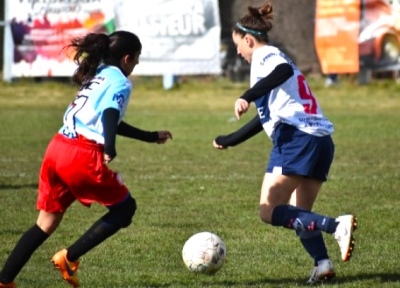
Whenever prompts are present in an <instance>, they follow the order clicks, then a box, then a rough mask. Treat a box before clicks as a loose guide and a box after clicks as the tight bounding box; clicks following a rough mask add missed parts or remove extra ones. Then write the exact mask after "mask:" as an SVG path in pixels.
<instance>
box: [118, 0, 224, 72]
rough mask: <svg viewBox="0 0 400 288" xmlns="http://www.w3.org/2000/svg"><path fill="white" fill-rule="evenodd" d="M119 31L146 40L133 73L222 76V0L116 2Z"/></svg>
mask: <svg viewBox="0 0 400 288" xmlns="http://www.w3.org/2000/svg"><path fill="white" fill-rule="evenodd" d="M115 11H116V12H115V13H116V25H117V29H121V30H128V31H132V32H134V33H136V34H137V35H138V36H139V38H140V39H141V41H142V44H143V49H142V54H141V57H140V64H139V65H138V66H137V67H135V70H134V72H133V74H141V75H160V74H165V73H168V74H175V75H188V74H219V73H220V72H221V65H220V54H219V51H220V37H221V36H220V34H221V27H220V20H219V10H218V0H146V1H143V2H141V3H140V5H138V3H137V1H127V0H117V1H116V10H115Z"/></svg>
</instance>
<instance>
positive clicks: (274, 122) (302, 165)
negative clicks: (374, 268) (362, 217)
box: [213, 1, 357, 284]
mask: <svg viewBox="0 0 400 288" xmlns="http://www.w3.org/2000/svg"><path fill="white" fill-rule="evenodd" d="M272 11H273V7H272V5H271V3H270V2H269V1H266V2H265V3H264V4H263V5H261V6H260V7H251V6H250V7H248V9H247V14H245V15H244V16H243V17H242V18H240V20H239V21H238V22H237V23H236V25H235V26H234V27H233V32H232V39H233V42H234V43H235V45H236V48H237V53H238V54H239V55H240V56H241V57H243V58H244V59H245V60H246V61H247V62H248V63H250V64H251V68H250V86H251V88H250V89H249V90H247V91H246V92H245V93H244V94H243V95H242V96H241V97H240V98H239V99H237V100H236V102H235V106H234V111H235V115H236V117H237V118H238V119H240V117H241V116H242V114H243V113H246V112H247V110H248V109H249V106H250V104H251V103H254V105H255V107H256V110H257V115H256V116H255V117H254V118H253V119H252V120H250V121H249V122H248V123H247V124H245V125H244V126H243V127H242V128H240V129H239V130H237V131H235V132H233V133H231V134H228V135H221V136H218V137H217V138H216V139H215V140H214V142H213V145H214V147H215V148H217V149H226V148H228V147H230V146H235V145H238V144H240V143H242V142H244V141H246V140H247V139H249V138H250V137H252V136H254V135H256V134H257V133H259V132H261V131H262V130H264V132H265V133H266V134H267V135H268V136H269V138H270V139H271V140H272V142H273V148H272V151H271V153H270V157H269V163H268V166H267V168H266V172H265V176H264V181H263V184H262V187H261V195H260V206H259V207H260V218H261V219H262V220H263V221H264V222H265V223H267V224H271V225H273V226H281V227H285V228H289V229H293V230H295V231H296V234H297V235H298V236H299V238H300V241H301V243H302V244H303V247H304V248H305V250H306V251H307V252H308V253H309V254H310V256H311V257H312V258H313V264H314V266H313V269H312V273H311V277H310V278H309V280H308V281H307V282H308V283H310V284H314V283H318V282H320V281H323V280H327V279H331V278H333V277H335V275H336V272H335V270H334V268H333V264H332V262H331V260H330V258H329V256H328V252H327V249H326V246H325V243H324V239H323V236H322V233H321V231H323V232H326V233H329V234H333V235H334V237H335V238H336V240H337V241H338V244H339V246H340V251H341V256H342V260H343V261H348V260H349V259H350V257H351V255H352V252H353V248H354V238H353V231H354V229H355V228H356V225H357V222H356V220H357V219H356V218H355V217H354V216H353V215H351V214H347V215H342V216H339V217H337V218H331V217H328V216H324V215H319V214H316V213H313V212H311V209H312V206H313V203H314V201H315V199H316V197H317V194H318V192H319V190H320V188H321V186H322V184H323V183H324V182H325V181H327V176H328V173H329V169H330V166H331V163H332V160H333V156H334V143H333V141H332V138H331V134H332V133H333V131H334V127H333V125H332V123H331V122H330V121H329V119H328V118H327V117H325V116H324V114H323V112H322V110H321V107H320V105H319V103H318V101H317V99H316V98H315V96H314V94H313V93H312V92H311V89H310V87H309V86H308V84H307V81H306V79H305V78H304V76H303V75H302V73H301V72H300V71H299V70H298V69H297V67H296V66H295V65H294V64H293V62H292V61H291V60H290V59H289V58H288V57H287V56H286V55H285V54H284V53H282V51H280V50H279V49H278V48H276V47H274V46H271V45H269V44H268V43H269V39H268V31H269V30H270V29H271V28H272V22H271V20H272ZM288 203H289V204H288Z"/></svg>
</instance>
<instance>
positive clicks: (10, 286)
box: [0, 282, 17, 288]
mask: <svg viewBox="0 0 400 288" xmlns="http://www.w3.org/2000/svg"><path fill="white" fill-rule="evenodd" d="M0 288H17V285H15V283H14V282H11V283H7V284H3V283H1V282H0Z"/></svg>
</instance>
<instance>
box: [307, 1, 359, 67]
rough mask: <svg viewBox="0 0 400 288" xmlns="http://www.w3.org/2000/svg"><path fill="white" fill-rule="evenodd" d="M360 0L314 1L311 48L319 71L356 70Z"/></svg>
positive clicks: (357, 63) (357, 65)
mask: <svg viewBox="0 0 400 288" xmlns="http://www.w3.org/2000/svg"><path fill="white" fill-rule="evenodd" d="M360 1H361V0H317V6H316V21H315V49H316V53H317V57H318V60H319V63H320V66H321V70H322V73H324V74H333V73H357V72H358V71H359V67H360V62H359V44H358V37H359V34H360Z"/></svg>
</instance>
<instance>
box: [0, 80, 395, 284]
mask: <svg viewBox="0 0 400 288" xmlns="http://www.w3.org/2000/svg"><path fill="white" fill-rule="evenodd" d="M134 81H135V85H136V86H135V90H134V92H133V96H132V100H131V104H130V107H129V108H128V113H127V116H126V118H125V120H126V121H127V122H128V123H131V124H132V125H135V126H137V127H140V128H142V129H146V130H159V129H169V130H170V131H171V132H172V133H173V136H174V139H173V140H172V141H171V142H169V143H167V144H165V145H156V144H147V143H143V142H138V141H133V140H129V139H125V138H118V140H117V152H118V156H117V158H116V159H115V160H114V161H113V162H112V163H111V164H110V166H111V167H112V168H113V169H115V170H117V171H119V172H121V174H122V176H123V178H124V180H125V182H126V184H127V185H128V187H129V188H130V189H131V191H132V194H133V195H134V197H135V198H136V200H137V202H138V210H137V213H136V215H135V217H134V223H133V225H132V226H130V227H129V228H127V229H124V230H122V231H121V232H120V233H119V234H117V235H115V236H113V237H112V238H110V239H108V241H106V242H105V243H103V244H101V246H99V247H97V248H95V249H94V250H92V251H91V252H90V253H88V254H87V255H85V256H83V257H82V259H81V268H80V270H79V276H80V280H81V282H82V287H89V288H106V287H107V288H110V287H118V288H128V287H129V288H130V287H160V288H161V287H168V288H173V287H180V288H183V287H195V288H196V287H213V288H216V287H307V286H308V285H306V284H305V281H306V280H307V278H308V276H309V272H310V269H311V268H312V261H311V259H310V258H309V256H308V255H307V254H306V252H305V251H303V248H302V247H301V245H300V242H299V240H298V239H297V237H296V236H295V233H294V231H290V230H287V229H283V228H275V227H271V226H267V225H264V224H262V223H261V220H259V218H258V201H259V189H260V185H261V181H262V177H263V173H264V168H265V165H266V163H267V160H268V155H269V150H270V148H271V143H270V141H269V139H268V137H267V136H266V135H265V134H264V133H260V134H259V135H257V136H255V137H254V138H252V139H250V140H248V141H247V142H245V143H243V144H242V145H240V146H237V147H234V148H229V149H228V150H226V151H218V150H215V149H214V148H213V147H212V140H213V139H214V138H215V137H216V136H217V135H220V134H225V133H230V132H231V131H233V130H235V129H237V128H238V127H240V126H241V125H242V124H243V123H245V121H246V120H248V119H250V117H252V116H253V115H254V111H251V112H249V113H248V115H247V114H246V115H245V117H244V119H242V120H241V121H235V120H234V119H233V103H234V100H235V99H236V98H237V97H238V96H240V95H241V93H242V92H243V91H244V90H245V89H246V88H247V86H248V84H247V83H231V82H229V81H228V80H224V79H206V78H195V79H191V78H189V79H186V80H185V81H183V83H182V84H181V85H180V87H179V89H174V90H171V91H164V90H163V89H162V84H161V80H160V79H149V78H135V79H134ZM309 82H310V86H311V87H312V89H313V92H314V94H315V95H316V96H317V97H318V99H319V102H320V104H321V105H322V107H323V110H324V112H325V114H326V115H327V116H328V117H329V118H330V119H331V120H332V121H333V122H334V124H335V133H334V135H333V137H334V141H335V143H336V155H335V160H334V164H333V166H332V169H331V174H330V179H329V181H328V182H327V183H326V185H325V186H324V187H323V189H322V191H321V193H320V195H319V198H318V200H317V202H316V204H315V211H316V212H318V213H322V214H327V215H330V216H332V217H336V216H338V215H340V214H343V213H346V212H352V213H355V214H356V215H357V217H358V221H359V226H358V230H357V231H356V233H355V236H356V251H355V254H354V257H353V258H352V260H351V261H350V262H348V263H342V262H341V261H340V253H339V248H338V246H337V244H336V241H335V240H334V239H333V237H332V236H330V235H326V237H325V239H326V243H327V246H328V249H329V251H330V256H331V258H332V260H333V261H334V263H335V267H336V270H337V274H338V275H337V280H335V281H334V282H333V283H331V284H329V287H343V288H347V287H400V272H399V257H400V244H399V241H400V232H399V227H400V224H399V223H400V221H399V219H400V192H399V182H400V172H399V171H400V152H399V149H400V129H399V125H400V93H399V91H400V89H399V85H400V84H396V83H395V82H393V81H379V82H373V83H371V84H369V85H368V86H358V85H357V84H354V83H353V82H352V81H351V79H344V80H343V81H342V82H341V84H340V86H339V87H333V88H325V87H324V86H323V79H321V78H318V77H317V78H312V77H310V78H309ZM74 94H75V88H74V87H72V86H70V85H69V84H66V83H58V82H43V83H34V82H33V81H30V80H21V81H18V82H15V83H12V84H7V83H0V139H1V142H0V221H1V222H0V224H1V225H0V267H1V266H2V264H3V263H4V261H5V259H6V257H7V255H8V254H9V253H10V251H11V250H12V248H13V247H14V245H15V243H16V241H17V240H18V239H19V237H20V235H21V234H22V233H23V232H24V231H25V230H26V229H27V228H29V227H30V226H32V225H33V224H34V221H35V220H36V216H37V211H36V210H35V201H36V189H37V183H38V170H39V167H40V164H41V159H42V156H43V153H44V151H45V149H46V145H47V143H48V141H49V140H50V138H51V137H52V136H53V135H54V133H56V131H57V130H58V129H59V127H60V125H61V121H62V115H63V113H64V110H65V108H66V106H67V104H68V103H69V102H70V101H71V100H72V99H73V96H74ZM104 212H105V210H104V208H102V207H100V206H99V205H93V206H92V208H91V209H87V208H84V207H83V206H81V205H79V204H78V203H75V204H73V205H72V207H71V208H70V210H69V211H68V212H67V213H66V215H65V218H64V221H63V223H62V224H61V225H60V227H59V229H58V230H57V231H56V232H55V233H54V234H53V236H52V237H51V238H49V239H48V240H47V242H46V243H45V244H44V245H43V246H41V247H40V248H39V249H38V250H37V251H36V253H35V254H34V255H33V256H32V258H31V259H30V261H29V262H28V264H27V265H26V266H25V267H24V268H23V270H22V271H21V273H20V274H19V276H18V277H17V279H16V282H17V284H18V287H19V288H55V287H56V288H62V287H68V285H67V284H65V283H63V281H62V280H61V278H60V276H59V274H58V272H57V271H55V270H54V268H53V267H52V265H51V263H50V258H51V256H52V255H53V254H54V253H55V252H56V251H58V250H60V249H61V248H64V247H66V246H68V245H70V244H71V243H72V242H73V241H74V240H75V239H76V238H77V237H78V236H80V235H81V234H82V233H83V232H84V231H85V230H86V229H87V228H88V227H89V226H90V225H91V224H92V223H93V222H94V221H95V220H97V219H98V218H99V217H100V216H101V215H102V214H103V213H104ZM205 230H209V231H212V232H214V233H216V234H218V235H219V236H220V237H221V238H222V239H223V240H224V241H225V243H226V246H227V262H226V263H225V265H224V267H222V269H221V270H220V271H219V272H218V273H217V274H216V275H215V276H212V277H210V276H204V275H197V276H196V275H193V274H191V273H190V272H189V271H188V270H187V269H186V268H185V267H184V264H183V261H182V258H181V249H182V247H183V244H184V243H185V241H186V239H187V238H188V237H189V236H191V235H192V234H194V233H197V232H200V231H205ZM325 286H328V285H325Z"/></svg>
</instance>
